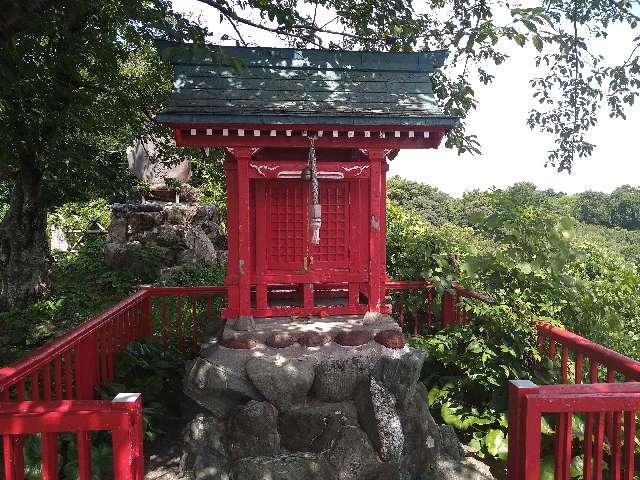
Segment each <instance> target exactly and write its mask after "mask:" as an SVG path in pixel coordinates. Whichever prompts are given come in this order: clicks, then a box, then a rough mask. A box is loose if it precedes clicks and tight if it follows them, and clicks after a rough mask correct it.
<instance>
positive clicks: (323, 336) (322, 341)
mask: <svg viewBox="0 0 640 480" xmlns="http://www.w3.org/2000/svg"><path fill="white" fill-rule="evenodd" d="M332 340H333V338H332V337H331V335H329V334H328V333H321V332H309V333H305V334H304V335H302V336H300V337H299V338H298V343H299V344H300V345H304V346H305V347H319V346H320V345H326V344H327V343H329V342H331V341H332Z"/></svg>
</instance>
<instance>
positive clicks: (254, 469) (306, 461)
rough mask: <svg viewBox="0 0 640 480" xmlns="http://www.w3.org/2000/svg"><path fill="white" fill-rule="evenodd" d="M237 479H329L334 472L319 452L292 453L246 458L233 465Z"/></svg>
mask: <svg viewBox="0 0 640 480" xmlns="http://www.w3.org/2000/svg"><path fill="white" fill-rule="evenodd" d="M232 472H233V478H234V479H237V480H328V479H331V478H334V474H333V472H332V469H331V467H330V465H329V464H328V463H327V461H326V460H325V459H324V458H323V457H322V456H321V455H320V454H317V453H291V454H284V455H278V456H273V457H267V456H264V457H254V458H244V459H242V460H240V461H238V462H236V463H235V465H233V468H232Z"/></svg>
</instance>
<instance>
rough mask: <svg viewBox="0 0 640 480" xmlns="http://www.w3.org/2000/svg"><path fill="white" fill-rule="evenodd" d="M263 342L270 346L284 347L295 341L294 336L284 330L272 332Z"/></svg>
mask: <svg viewBox="0 0 640 480" xmlns="http://www.w3.org/2000/svg"><path fill="white" fill-rule="evenodd" d="M264 343H265V344H266V345H267V346H268V347H271V348H286V347H290V346H291V345H293V344H294V343H296V337H294V336H293V335H291V334H289V333H286V332H282V333H274V334H272V335H269V336H268V337H267V339H266V340H265V342H264Z"/></svg>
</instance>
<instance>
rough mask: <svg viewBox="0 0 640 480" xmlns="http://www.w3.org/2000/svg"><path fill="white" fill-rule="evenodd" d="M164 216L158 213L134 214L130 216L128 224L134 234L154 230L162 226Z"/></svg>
mask: <svg viewBox="0 0 640 480" xmlns="http://www.w3.org/2000/svg"><path fill="white" fill-rule="evenodd" d="M161 221H162V214H161V213H157V212H133V213H131V214H130V215H129V218H128V223H129V228H130V229H131V232H132V233H140V232H144V231H146V230H152V229H153V228H155V227H157V226H158V225H160V223H161Z"/></svg>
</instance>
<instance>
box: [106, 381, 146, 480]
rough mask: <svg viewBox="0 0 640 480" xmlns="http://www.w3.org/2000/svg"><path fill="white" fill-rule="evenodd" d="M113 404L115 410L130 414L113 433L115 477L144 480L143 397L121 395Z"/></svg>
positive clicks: (135, 394) (131, 394) (134, 394)
mask: <svg viewBox="0 0 640 480" xmlns="http://www.w3.org/2000/svg"><path fill="white" fill-rule="evenodd" d="M111 404H112V406H113V408H114V409H115V410H121V411H123V412H126V413H127V414H128V415H126V417H125V419H124V421H123V422H122V424H121V427H120V428H118V429H114V430H113V433H112V442H113V473H114V477H115V478H117V479H118V480H143V479H144V456H143V452H142V442H143V433H142V395H140V394H139V393H119V394H118V395H117V396H116V397H115V398H114V399H113V401H112V403H111Z"/></svg>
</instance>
